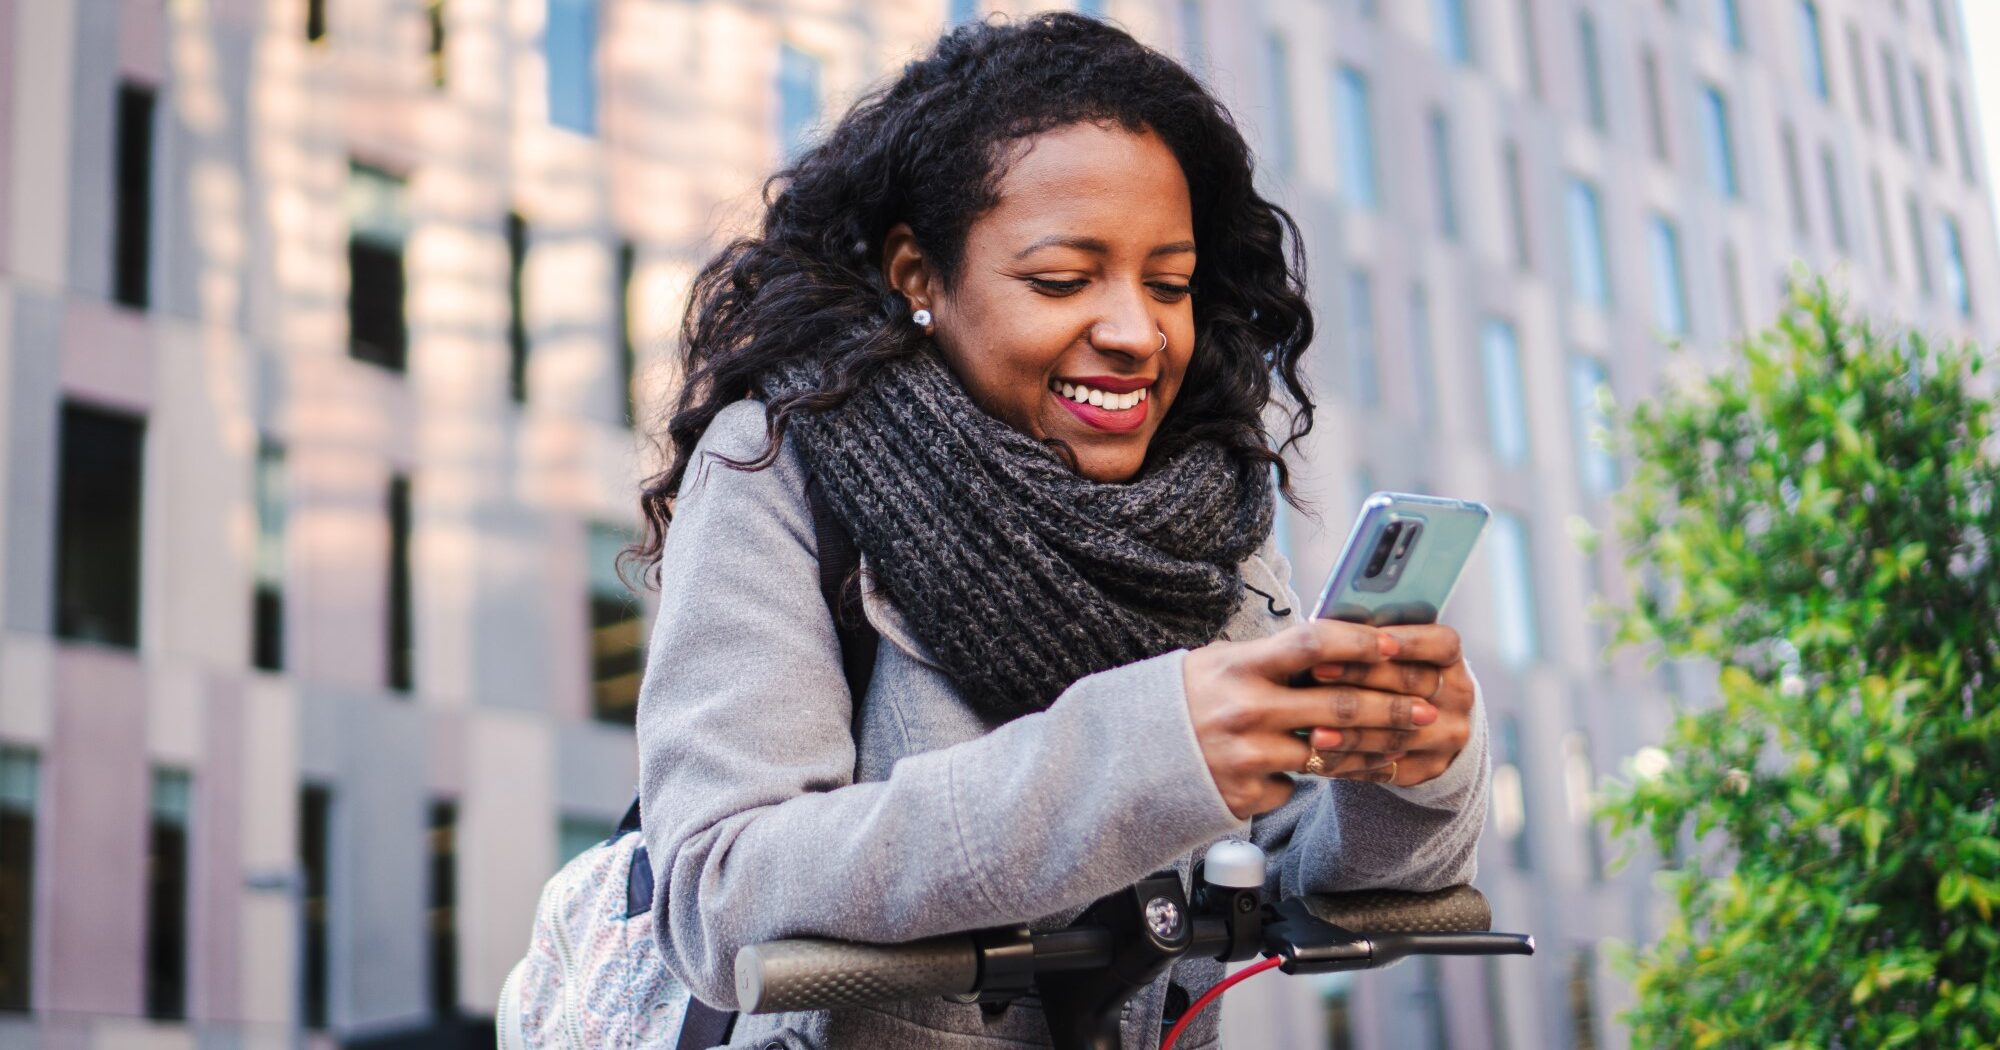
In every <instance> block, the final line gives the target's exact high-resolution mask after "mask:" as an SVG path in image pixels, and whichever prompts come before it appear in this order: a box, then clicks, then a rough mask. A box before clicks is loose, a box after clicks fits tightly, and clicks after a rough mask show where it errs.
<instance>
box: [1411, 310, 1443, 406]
mask: <svg viewBox="0 0 2000 1050" xmlns="http://www.w3.org/2000/svg"><path fill="white" fill-rule="evenodd" d="M1436 358H1437V353H1436V349H1435V348H1434V347H1433V345H1432V342H1431V297H1430V292H1429V291H1427V290H1426V289H1425V288H1424V286H1423V285H1421V284H1413V285H1411V286H1410V385H1411V386H1412V387H1413V388H1414V392H1415V398H1414V400H1415V401H1416V408H1417V420H1418V421H1419V422H1421V423H1424V424H1426V425H1428V424H1429V423H1431V422H1432V421H1433V420H1435V419H1436V418H1437V363H1436Z"/></svg>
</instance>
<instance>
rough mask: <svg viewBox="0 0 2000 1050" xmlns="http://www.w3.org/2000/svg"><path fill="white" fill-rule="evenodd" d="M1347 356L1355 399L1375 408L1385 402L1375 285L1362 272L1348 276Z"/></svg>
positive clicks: (1350, 272)
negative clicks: (1378, 350) (1377, 328)
mask: <svg viewBox="0 0 2000 1050" xmlns="http://www.w3.org/2000/svg"><path fill="white" fill-rule="evenodd" d="M1347 353H1348V361H1349V364H1350V365H1351V367H1352V368H1353V372H1354V374H1353V381H1354V400H1355V402H1356V403H1357V404H1362V405H1368V406H1374V405H1378V404H1380V403H1381V401H1382V383H1381V370H1380V365H1379V363H1378V362H1377V360H1376V348H1375V282H1374V281H1373V280H1372V279H1370V277H1369V276H1368V271H1366V270H1362V269H1354V270H1349V271H1348V273H1347Z"/></svg>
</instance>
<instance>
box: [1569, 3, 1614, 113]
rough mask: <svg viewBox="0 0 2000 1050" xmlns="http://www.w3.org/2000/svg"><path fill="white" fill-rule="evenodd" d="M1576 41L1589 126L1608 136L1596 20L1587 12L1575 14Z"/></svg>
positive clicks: (1608, 110)
mask: <svg viewBox="0 0 2000 1050" xmlns="http://www.w3.org/2000/svg"><path fill="white" fill-rule="evenodd" d="M1576 39H1577V46H1578V47H1580V48H1582V49H1583V97H1584V101H1585V102H1586V103H1587V104H1588V106H1589V109H1588V110H1587V113H1588V115H1589V117H1590V126H1591V127H1593V128H1596V129H1597V130H1598V131H1599V132H1600V133H1606V134H1608V133H1609V132H1610V130H1611V114H1610V109H1609V107H1608V106H1607V105H1606V103H1605V99H1604V63H1603V61H1602V57H1601V56H1600V55H1599V54H1598V52H1597V19H1595V18H1593V17H1591V14H1590V12H1588V11H1578V12H1577V14H1576Z"/></svg>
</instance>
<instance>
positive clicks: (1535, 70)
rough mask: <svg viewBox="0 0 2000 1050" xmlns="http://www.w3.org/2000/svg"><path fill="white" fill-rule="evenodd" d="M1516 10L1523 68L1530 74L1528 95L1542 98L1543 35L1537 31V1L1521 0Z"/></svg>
mask: <svg viewBox="0 0 2000 1050" xmlns="http://www.w3.org/2000/svg"><path fill="white" fill-rule="evenodd" d="M1516 10H1517V11H1518V12H1519V19H1520V25H1521V66H1522V68H1524V69H1526V70H1527V73H1528V94H1530V95H1533V96H1534V97H1535V98H1537V99H1540V98H1541V97H1542V47H1541V42H1540V38H1541V35H1540V34H1539V33H1537V32H1536V31H1535V0H1520V3H1519V5H1518V7H1517V8H1516Z"/></svg>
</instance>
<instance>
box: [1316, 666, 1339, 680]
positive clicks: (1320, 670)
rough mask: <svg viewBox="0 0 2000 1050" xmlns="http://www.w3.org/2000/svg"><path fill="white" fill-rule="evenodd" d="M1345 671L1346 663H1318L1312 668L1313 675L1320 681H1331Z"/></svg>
mask: <svg viewBox="0 0 2000 1050" xmlns="http://www.w3.org/2000/svg"><path fill="white" fill-rule="evenodd" d="M1346 673H1347V665H1346V664H1319V665H1318V666H1315V667H1314V668H1313V677H1314V678H1317V679H1319V680H1320V681H1322V682H1331V681H1333V680H1334V679H1336V678H1339V677H1340V676H1341V675H1343V674H1346Z"/></svg>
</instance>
